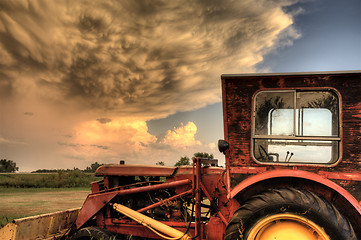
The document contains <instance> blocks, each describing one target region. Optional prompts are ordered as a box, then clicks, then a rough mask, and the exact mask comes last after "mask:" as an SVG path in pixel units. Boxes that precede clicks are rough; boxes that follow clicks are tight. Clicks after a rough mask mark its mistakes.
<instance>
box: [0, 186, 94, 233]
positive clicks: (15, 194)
mask: <svg viewBox="0 0 361 240" xmlns="http://www.w3.org/2000/svg"><path fill="white" fill-rule="evenodd" d="M89 193H90V188H89V187H87V188H84V187H83V188H55V189H54V188H23V189H22V188H0V227H2V226H4V225H6V224H7V223H8V222H11V221H12V220H13V219H17V218H22V217H28V216H33V215H37V214H43V213H50V212H55V211H62V210H67V209H71V208H77V207H81V206H82V204H83V202H84V200H85V199H86V196H87V195H88V194H89Z"/></svg>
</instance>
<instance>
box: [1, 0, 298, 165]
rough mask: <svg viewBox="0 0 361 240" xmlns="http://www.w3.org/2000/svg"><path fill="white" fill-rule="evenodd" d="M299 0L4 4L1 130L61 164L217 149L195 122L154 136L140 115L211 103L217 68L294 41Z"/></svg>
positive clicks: (248, 62)
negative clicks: (200, 136)
mask: <svg viewBox="0 0 361 240" xmlns="http://www.w3.org/2000/svg"><path fill="white" fill-rule="evenodd" d="M296 2H297V1H296V0H280V1H269V0H252V1H251V0H245V1H222V4H219V1H186V0H183V1H162V0H159V1H151V2H150V1H145V0H142V1H130V0H129V1H116V0H114V1H112V0H108V1H90V0H79V1H67V0H57V1H48V0H38V1H27V0H19V1H12V0H3V1H1V3H0V56H1V58H0V101H1V104H4V106H2V108H1V109H0V110H1V111H2V112H6V113H7V114H3V116H2V119H1V126H2V127H3V128H4V129H5V130H3V131H2V132H1V133H0V138H1V139H14V140H13V141H16V142H23V143H27V144H30V145H29V146H32V145H33V146H34V148H33V149H34V150H33V152H35V151H39V152H38V154H40V152H41V151H42V150H41V149H44V147H42V145H44V144H45V145H47V146H48V145H51V147H49V148H47V149H51V150H52V151H50V150H49V154H50V153H51V152H53V154H57V157H54V160H51V161H54V162H55V161H57V162H61V161H64V163H65V162H66V164H81V161H83V162H84V161H92V160H103V161H106V162H111V161H115V160H116V161H118V160H119V159H123V158H130V159H132V160H131V161H132V162H137V163H142V162H145V160H144V158H149V156H151V157H153V158H154V159H158V158H159V156H162V157H164V158H168V159H170V158H172V156H173V157H174V156H175V154H179V153H178V152H176V151H175V150H174V149H175V148H177V147H178V148H179V149H184V148H187V149H188V150H190V149H191V147H192V146H198V147H207V149H213V148H214V145H207V144H210V143H206V142H203V140H202V141H200V140H199V139H197V136H196V131H197V127H196V126H195V125H194V123H192V122H190V123H187V124H186V125H182V126H175V127H176V128H174V129H172V130H169V131H168V132H167V133H165V137H164V139H158V138H157V137H156V136H153V135H152V134H150V133H149V129H148V127H147V125H146V121H148V120H151V119H159V118H164V117H167V116H169V115H170V114H173V113H176V112H179V111H190V110H195V109H199V108H201V107H204V106H207V105H209V104H212V103H216V102H219V101H220V100H221V90H220V80H219V76H220V74H222V73H240V72H255V71H257V69H256V68H255V65H256V64H257V63H259V62H261V61H262V60H263V56H264V55H265V54H267V53H268V52H270V51H272V50H274V49H276V48H278V47H280V46H284V45H290V44H292V42H293V40H294V39H297V38H299V37H300V34H299V33H298V32H297V30H295V29H294V28H293V26H292V23H293V14H299V12H300V11H301V10H298V11H295V13H285V12H284V11H283V9H284V7H286V6H289V5H291V4H294V3H296ZM65 136H67V137H65ZM69 136H71V137H69ZM0 144H4V141H0ZM19 146H20V145H19ZM35 146H36V147H35ZM192 151H193V149H192ZM200 151H204V150H200ZM14 152H16V150H14V149H12V150H9V149H8V148H6V149H4V150H3V154H5V156H11V155H12V154H13V153H14ZM17 152H23V151H22V149H18V150H17ZM172 154H173V155H172ZM23 156H24V157H22V158H20V157H19V159H17V160H18V162H23V163H24V162H26V161H28V160H27V159H26V157H25V153H24V154H23ZM61 156H63V157H64V158H65V160H62V159H61ZM40 158H41V157H40V156H39V157H37V159H40ZM55 159H56V160H55ZM68 159H72V160H68ZM76 159H78V160H76ZM84 159H86V160H84ZM173 159H174V158H173ZM37 161H38V162H40V160H37ZM49 161H50V160H49ZM74 161H78V162H74ZM172 161H174V160H172ZM83 164H84V163H83ZM29 165H30V164H29ZM19 166H21V163H20V165H19ZM34 167H35V166H34Z"/></svg>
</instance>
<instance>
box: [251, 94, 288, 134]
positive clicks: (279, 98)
mask: <svg viewBox="0 0 361 240" xmlns="http://www.w3.org/2000/svg"><path fill="white" fill-rule="evenodd" d="M293 99H294V97H293V93H292V92H260V93H259V94H257V96H256V103H255V133H256V134H257V135H268V134H270V135H272V134H276V135H277V134H278V133H279V132H278V131H273V132H272V130H273V129H277V126H279V125H282V124H284V127H283V133H284V135H293V114H291V115H289V114H287V113H285V112H284V111H277V110H279V109H282V110H284V109H290V110H291V112H292V109H293V108H294V104H293ZM272 117H275V118H277V119H278V121H270V119H272ZM272 124H275V126H276V128H275V126H272Z"/></svg>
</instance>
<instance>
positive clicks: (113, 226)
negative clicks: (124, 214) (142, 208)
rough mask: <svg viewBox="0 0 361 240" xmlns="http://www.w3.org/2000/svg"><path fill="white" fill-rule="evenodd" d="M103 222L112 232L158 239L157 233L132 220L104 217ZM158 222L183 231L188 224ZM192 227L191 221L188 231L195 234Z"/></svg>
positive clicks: (193, 225) (193, 226)
mask: <svg viewBox="0 0 361 240" xmlns="http://www.w3.org/2000/svg"><path fill="white" fill-rule="evenodd" d="M104 222H105V226H104V227H105V228H106V229H107V230H108V231H111V232H113V233H118V234H123V235H133V236H139V237H144V238H155V239H160V237H159V236H158V235H156V234H155V233H153V232H152V231H151V230H149V229H148V228H147V227H144V226H142V225H140V224H139V223H137V222H135V221H133V220H128V219H121V220H118V219H110V218H106V219H105V220H104ZM159 222H161V223H163V224H166V225H168V226H170V227H173V228H175V229H177V230H179V231H181V232H185V231H186V229H187V226H188V225H187V223H184V222H174V221H159ZM194 228H195V224H194V223H191V226H190V229H189V232H190V234H191V235H192V236H195V232H194Z"/></svg>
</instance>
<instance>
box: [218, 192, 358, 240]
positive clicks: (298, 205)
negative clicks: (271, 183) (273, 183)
mask: <svg viewBox="0 0 361 240" xmlns="http://www.w3.org/2000/svg"><path fill="white" fill-rule="evenodd" d="M238 239H239V240H269V239H277V240H291V239H297V240H357V237H356V235H355V232H354V230H353V228H352V226H351V224H350V222H349V221H348V220H347V219H346V218H345V217H344V216H343V215H342V214H341V213H340V212H339V211H338V210H337V209H336V208H335V207H334V206H333V205H332V204H331V203H329V202H328V201H326V200H324V199H322V198H320V197H318V196H317V195H315V194H314V193H312V192H308V191H305V190H298V189H293V188H289V189H279V190H277V189H272V190H270V191H268V192H264V193H262V194H260V195H257V196H254V197H252V198H251V199H250V200H249V201H248V202H246V203H245V204H244V205H243V206H241V207H240V208H239V209H238V210H237V211H236V212H235V213H234V215H233V217H232V218H231V220H230V221H229V223H228V226H227V228H226V233H225V236H224V240H238Z"/></svg>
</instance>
